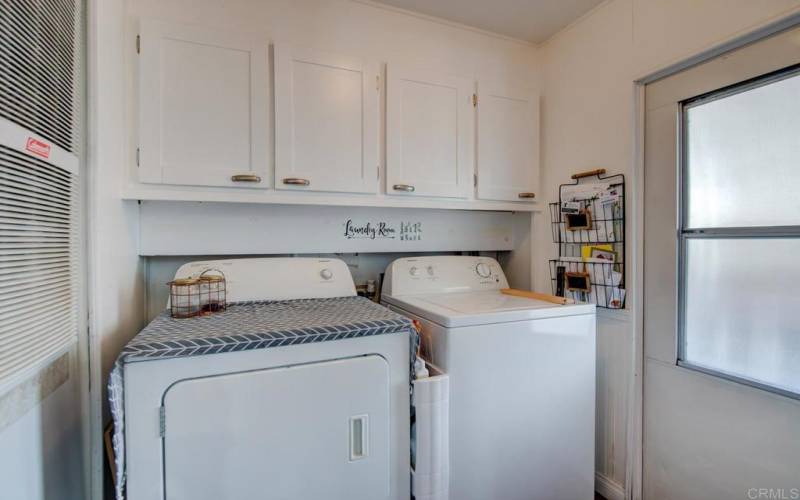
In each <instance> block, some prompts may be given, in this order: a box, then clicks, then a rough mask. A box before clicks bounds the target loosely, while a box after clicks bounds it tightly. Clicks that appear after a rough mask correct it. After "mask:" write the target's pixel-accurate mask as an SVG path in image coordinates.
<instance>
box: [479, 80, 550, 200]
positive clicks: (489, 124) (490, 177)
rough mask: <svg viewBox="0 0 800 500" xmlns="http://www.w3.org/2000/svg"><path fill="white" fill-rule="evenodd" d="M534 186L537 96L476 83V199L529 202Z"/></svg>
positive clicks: (537, 128) (533, 192)
mask: <svg viewBox="0 0 800 500" xmlns="http://www.w3.org/2000/svg"><path fill="white" fill-rule="evenodd" d="M538 188H539V98H538V96H536V95H535V94H533V93H530V92H528V91H527V90H526V89H525V88H524V87H522V86H520V88H512V87H511V86H499V85H489V84H484V83H483V82H479V84H478V198H480V199H482V200H506V201H529V202H532V201H534V199H535V198H534V196H535V195H536V191H537V190H538Z"/></svg>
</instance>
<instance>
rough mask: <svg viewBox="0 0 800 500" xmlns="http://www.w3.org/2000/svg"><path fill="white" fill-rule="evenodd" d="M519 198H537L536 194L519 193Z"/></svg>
mask: <svg viewBox="0 0 800 500" xmlns="http://www.w3.org/2000/svg"><path fill="white" fill-rule="evenodd" d="M517 196H518V197H520V198H525V199H530V198H536V193H519V194H518V195H517Z"/></svg>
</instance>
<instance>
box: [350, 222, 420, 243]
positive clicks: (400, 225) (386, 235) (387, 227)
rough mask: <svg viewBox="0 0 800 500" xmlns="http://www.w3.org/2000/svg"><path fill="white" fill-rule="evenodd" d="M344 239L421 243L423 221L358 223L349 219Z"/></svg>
mask: <svg viewBox="0 0 800 500" xmlns="http://www.w3.org/2000/svg"><path fill="white" fill-rule="evenodd" d="M343 226H344V237H345V239H348V240H354V239H369V240H375V239H389V240H398V241H421V240H422V222H421V221H400V222H397V223H392V222H388V221H385V220H378V221H373V220H367V221H363V220H362V221H358V220H353V219H350V218H348V219H347V220H346V221H345V222H344V224H343Z"/></svg>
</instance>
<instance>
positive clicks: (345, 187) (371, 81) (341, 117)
mask: <svg viewBox="0 0 800 500" xmlns="http://www.w3.org/2000/svg"><path fill="white" fill-rule="evenodd" d="M378 79H379V69H378V65H377V64H368V63H367V62H365V61H364V60H362V59H360V58H357V57H349V56H344V55H338V54H331V53H328V52H323V51H318V50H311V49H300V48H297V47H292V46H288V45H280V44H279V45H276V47H275V187H276V188H277V189H293V190H302V191H335V192H348V193H376V192H377V189H378V97H379V90H378Z"/></svg>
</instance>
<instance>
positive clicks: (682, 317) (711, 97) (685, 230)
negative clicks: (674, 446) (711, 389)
mask: <svg viewBox="0 0 800 500" xmlns="http://www.w3.org/2000/svg"><path fill="white" fill-rule="evenodd" d="M792 77H800V64H796V65H792V66H788V67H786V68H783V69H780V70H777V71H773V72H770V73H767V74H764V75H761V76H757V77H755V78H751V79H748V80H745V81H742V82H739V83H736V84H733V85H729V86H726V87H722V88H720V89H717V90H713V91H711V92H707V93H704V94H701V95H698V96H695V97H691V98H689V99H685V100H683V101H681V102H679V105H678V119H677V127H678V130H677V137H678V141H677V142H678V144H677V153H678V154H677V158H678V165H677V171H678V172H677V178H678V179H677V184H678V185H677V193H678V200H677V212H678V213H677V215H678V217H677V222H678V227H677V241H676V243H677V256H678V263H677V264H678V273H677V277H678V283H677V292H678V297H677V306H678V307H677V316H678V317H677V330H678V331H677V335H676V340H677V346H676V347H677V349H676V361H675V364H676V365H677V366H679V367H681V368H686V369H689V370H694V371H697V372H701V373H704V374H706V375H711V376H713V377H718V378H721V379H724V380H727V381H730V382H734V383H738V384H742V385H745V386H749V387H753V388H756V389H761V390H764V391H768V392H771V393H775V394H779V395H781V396H785V397H788V398H792V399H796V400H800V392H793V391H790V390H786V389H784V388H782V387H776V386H774V385H770V384H768V383H765V382H761V381H757V380H753V379H749V378H747V377H745V376H741V375H737V374H735V373H730V372H725V371H722V370H719V369H714V368H710V367H707V366H702V365H698V364H695V363H692V362H691V361H688V360H687V359H686V341H687V328H686V295H687V289H686V287H687V278H688V276H687V262H688V243H689V241H690V240H693V239H775V238H792V239H800V225H798V226H738V227H722V228H711V227H689V224H688V216H689V208H688V206H687V205H688V196H687V194H688V189H689V185H688V178H689V176H688V168H689V161H688V154H687V151H688V148H687V147H686V146H687V144H688V127H687V120H688V110H690V109H691V108H693V107H697V106H701V105H703V104H707V103H709V102H712V101H716V100H719V99H724V98H726V97H730V96H733V95H737V94H741V93H744V92H748V91H750V90H753V89H756V88H760V87H765V86H767V85H770V84H772V83H776V82H779V81H781V80H785V79H788V78H792Z"/></svg>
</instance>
